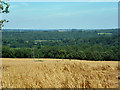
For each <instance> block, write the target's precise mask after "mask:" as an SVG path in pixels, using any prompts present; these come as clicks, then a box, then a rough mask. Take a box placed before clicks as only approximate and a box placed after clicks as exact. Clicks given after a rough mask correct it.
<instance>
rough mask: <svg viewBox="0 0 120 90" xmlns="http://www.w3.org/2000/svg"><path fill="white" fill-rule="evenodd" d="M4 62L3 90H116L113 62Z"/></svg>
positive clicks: (24, 60) (20, 60)
mask: <svg viewBox="0 0 120 90" xmlns="http://www.w3.org/2000/svg"><path fill="white" fill-rule="evenodd" d="M41 61H43V62H42V63H38V62H37V60H36V62H34V61H33V60H32V59H20V58H19V59H12V58H7V59H3V61H2V64H3V65H2V81H1V85H2V87H3V88H117V87H118V62H117V61H113V62H112V61H82V60H81V61H79V60H71V61H69V59H68V60H65V59H63V60H61V59H58V60H57V59H42V60H40V62H41Z"/></svg>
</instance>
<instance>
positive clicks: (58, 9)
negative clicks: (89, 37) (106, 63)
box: [3, 2, 118, 29]
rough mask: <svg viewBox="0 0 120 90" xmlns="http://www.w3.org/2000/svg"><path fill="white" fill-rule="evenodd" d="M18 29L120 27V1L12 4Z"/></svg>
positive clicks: (12, 17)
mask: <svg viewBox="0 0 120 90" xmlns="http://www.w3.org/2000/svg"><path fill="white" fill-rule="evenodd" d="M9 4H10V5H11V6H10V9H9V10H10V13H9V14H4V16H3V18H6V19H8V20H9V21H10V22H9V23H6V24H5V26H4V28H11V29H12V28H14V29H20V28H23V29H71V28H76V29H78V28H79V29H98V28H99V29H101V28H117V27H118V3H117V2H10V3H9Z"/></svg>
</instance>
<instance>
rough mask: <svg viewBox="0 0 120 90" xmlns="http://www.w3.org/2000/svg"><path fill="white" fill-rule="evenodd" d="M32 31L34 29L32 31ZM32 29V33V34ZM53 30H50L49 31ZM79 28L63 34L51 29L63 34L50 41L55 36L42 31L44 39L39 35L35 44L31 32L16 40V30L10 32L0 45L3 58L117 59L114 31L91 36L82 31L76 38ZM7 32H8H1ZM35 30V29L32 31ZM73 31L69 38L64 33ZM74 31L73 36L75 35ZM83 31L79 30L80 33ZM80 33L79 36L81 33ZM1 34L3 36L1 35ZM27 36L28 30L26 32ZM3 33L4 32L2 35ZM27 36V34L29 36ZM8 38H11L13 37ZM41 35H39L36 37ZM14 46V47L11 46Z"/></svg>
mask: <svg viewBox="0 0 120 90" xmlns="http://www.w3.org/2000/svg"><path fill="white" fill-rule="evenodd" d="M32 32H34V31H32ZM32 32H31V33H32ZM52 32H53V31H52ZM77 32H78V33H79V31H75V32H62V33H63V34H59V33H60V32H56V31H54V32H53V33H55V34H56V33H57V35H58V37H61V35H63V38H62V39H61V38H58V37H57V39H55V40H53V39H50V36H51V34H52V37H54V38H55V37H56V36H55V35H53V33H51V32H43V31H42V34H43V35H44V33H45V34H46V33H49V34H48V36H46V37H45V38H47V39H46V40H41V38H39V40H40V42H39V40H38V39H37V40H38V42H37V43H36V44H35V42H34V40H35V39H34V35H35V34H34V35H33V36H32V35H31V38H32V40H31V38H29V37H26V36H25V37H26V38H27V41H26V39H24V36H23V37H21V38H20V37H19V39H18V38H16V39H15V37H16V35H15V36H12V34H15V32H10V33H11V34H9V35H8V37H5V36H3V48H2V53H3V55H2V57H4V58H33V57H35V58H61V59H62V58H66V59H82V60H119V59H120V57H119V56H120V55H119V52H118V51H119V43H118V36H117V32H116V33H115V31H114V32H112V31H111V33H112V35H95V36H93V37H91V36H89V35H87V34H88V31H86V34H85V31H84V35H83V36H84V38H79V37H80V36H77V34H78V33H77ZM90 32H91V34H92V35H93V34H95V33H96V31H90ZM104 32H105V31H104ZM5 33H8V32H4V34H5ZM24 33H25V34H26V35H27V32H24ZM35 33H36V32H35ZM38 33H39V34H41V31H37V34H38ZM67 33H73V34H71V37H70V38H69V36H68V37H67V36H65V37H67V38H65V37H64V34H67ZM75 33H76V36H75ZM81 33H82V32H81ZM81 33H80V34H79V35H81V37H83V36H82V34H81ZM4 34H3V35H4ZM16 34H17V35H19V34H21V33H20V32H16ZM28 34H29V35H30V32H28ZM5 35H6V34H5ZM29 35H28V36H29ZM10 37H12V38H14V40H12V39H11V38H10ZM39 37H40V36H39ZM13 45H14V46H13Z"/></svg>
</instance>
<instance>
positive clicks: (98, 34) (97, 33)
mask: <svg viewBox="0 0 120 90" xmlns="http://www.w3.org/2000/svg"><path fill="white" fill-rule="evenodd" d="M97 34H98V35H112V33H97Z"/></svg>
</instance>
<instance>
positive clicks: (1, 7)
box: [0, 0, 10, 30]
mask: <svg viewBox="0 0 120 90" xmlns="http://www.w3.org/2000/svg"><path fill="white" fill-rule="evenodd" d="M9 7H10V5H9V4H8V3H6V2H4V1H1V0H0V13H9V10H8V9H9ZM4 22H8V21H7V20H5V19H4V20H0V30H1V29H2V26H3V23H4Z"/></svg>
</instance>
